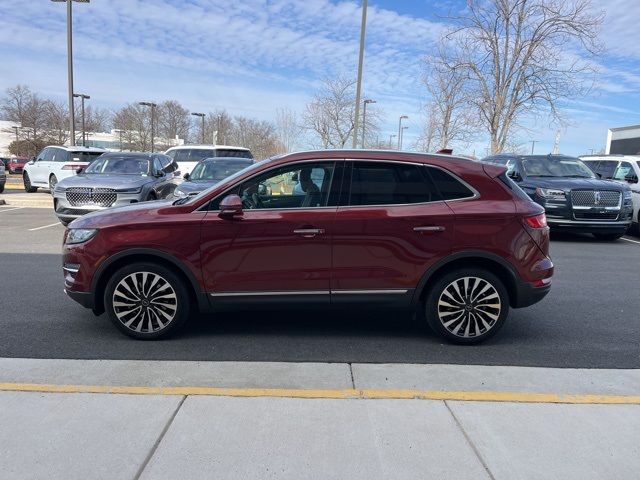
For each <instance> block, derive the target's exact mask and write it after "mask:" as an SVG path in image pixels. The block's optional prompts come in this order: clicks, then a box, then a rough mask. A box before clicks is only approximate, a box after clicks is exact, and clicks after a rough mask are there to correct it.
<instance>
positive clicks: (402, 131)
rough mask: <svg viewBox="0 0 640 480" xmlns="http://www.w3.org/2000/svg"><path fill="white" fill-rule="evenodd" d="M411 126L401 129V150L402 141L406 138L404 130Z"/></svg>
mask: <svg viewBox="0 0 640 480" xmlns="http://www.w3.org/2000/svg"><path fill="white" fill-rule="evenodd" d="M407 128H409V127H402V130H400V150H402V141H403V140H404V131H405V130H406V129H407Z"/></svg>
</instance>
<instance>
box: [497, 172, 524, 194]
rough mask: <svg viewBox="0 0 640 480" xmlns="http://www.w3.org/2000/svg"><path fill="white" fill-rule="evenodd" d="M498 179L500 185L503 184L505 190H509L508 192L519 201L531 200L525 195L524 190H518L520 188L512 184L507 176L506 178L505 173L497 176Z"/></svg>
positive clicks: (514, 183)
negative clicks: (505, 187)
mask: <svg viewBox="0 0 640 480" xmlns="http://www.w3.org/2000/svg"><path fill="white" fill-rule="evenodd" d="M498 178H499V179H500V181H501V182H502V183H504V184H505V185H506V186H507V188H509V190H511V191H512V192H513V194H514V195H515V196H516V197H518V198H519V199H520V200H531V198H530V197H529V195H527V194H526V193H525V191H524V190H522V189H521V188H520V186H519V185H518V184H517V183H516V182H514V181H513V180H511V179H510V178H509V177H508V176H507V172H505V173H503V174H501V175H498Z"/></svg>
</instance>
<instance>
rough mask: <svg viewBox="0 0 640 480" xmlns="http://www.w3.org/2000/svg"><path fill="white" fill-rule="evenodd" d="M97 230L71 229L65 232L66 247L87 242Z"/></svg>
mask: <svg viewBox="0 0 640 480" xmlns="http://www.w3.org/2000/svg"><path fill="white" fill-rule="evenodd" d="M97 233H98V230H97V229H95V228H71V229H69V231H68V232H67V240H66V243H67V245H74V244H76V243H84V242H86V241H87V240H90V239H91V238H93V237H95V236H96V234H97Z"/></svg>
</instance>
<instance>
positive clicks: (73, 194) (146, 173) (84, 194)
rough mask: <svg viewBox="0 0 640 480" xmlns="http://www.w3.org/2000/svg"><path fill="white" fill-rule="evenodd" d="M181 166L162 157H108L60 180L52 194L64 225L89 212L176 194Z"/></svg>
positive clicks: (99, 159)
mask: <svg viewBox="0 0 640 480" xmlns="http://www.w3.org/2000/svg"><path fill="white" fill-rule="evenodd" d="M177 170H178V165H177V164H176V162H174V161H173V160H172V159H171V158H170V157H168V156H167V155H163V154H160V153H138V152H132V153H124V152H118V153H105V154H103V155H100V156H99V157H98V158H97V159H96V160H94V161H93V162H92V163H91V164H90V165H89V166H88V167H87V168H86V169H85V170H84V171H82V172H80V173H79V174H78V175H75V176H73V177H69V178H65V179H64V180H61V181H60V182H59V183H58V184H57V185H56V187H55V190H54V194H53V202H54V208H55V211H56V215H57V216H58V219H60V222H62V224H64V225H67V224H68V223H69V222H71V221H72V220H74V219H76V218H78V217H80V216H82V215H84V214H86V213H90V212H95V211H97V210H103V209H105V208H109V207H116V206H122V205H129V204H131V203H138V202H145V201H150V200H158V199H161V198H166V197H169V196H171V195H172V194H173V191H174V190H175V188H176V186H177V184H178V182H179V181H180V180H179V179H178V177H177V175H176V172H177Z"/></svg>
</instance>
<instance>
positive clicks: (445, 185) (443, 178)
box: [427, 167, 475, 200]
mask: <svg viewBox="0 0 640 480" xmlns="http://www.w3.org/2000/svg"><path fill="white" fill-rule="evenodd" d="M427 171H428V172H429V174H430V175H431V178H432V179H433V181H434V182H435V184H436V187H437V188H438V190H439V191H440V194H441V195H442V198H443V199H444V200H456V199H459V198H471V197H473V196H474V195H475V194H474V192H472V191H471V190H470V189H469V187H467V186H466V185H464V184H463V183H462V182H461V181H460V180H458V179H457V178H456V177H454V176H453V175H451V174H450V173H448V172H445V171H444V170H441V169H439V168H435V167H427Z"/></svg>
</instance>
